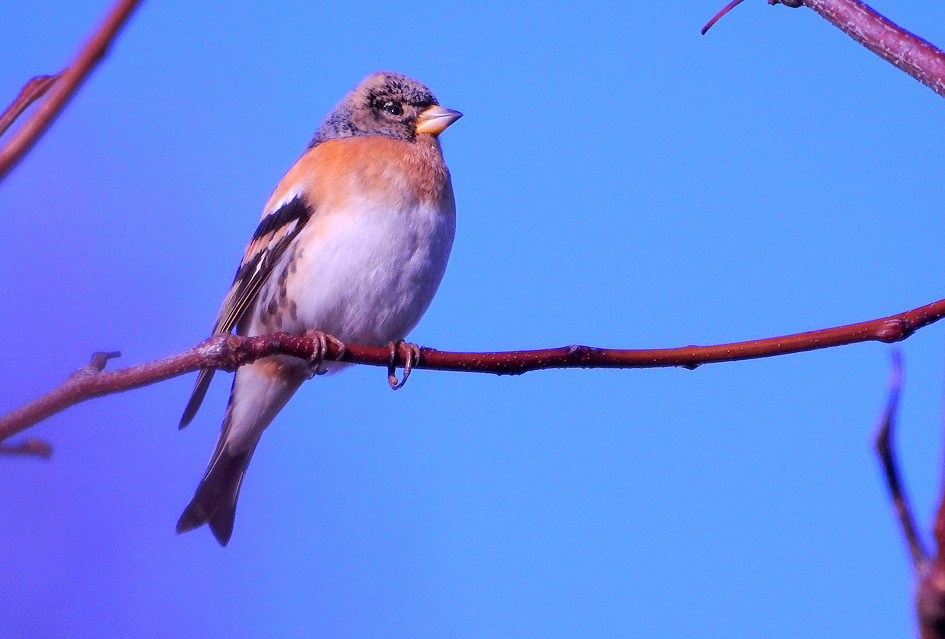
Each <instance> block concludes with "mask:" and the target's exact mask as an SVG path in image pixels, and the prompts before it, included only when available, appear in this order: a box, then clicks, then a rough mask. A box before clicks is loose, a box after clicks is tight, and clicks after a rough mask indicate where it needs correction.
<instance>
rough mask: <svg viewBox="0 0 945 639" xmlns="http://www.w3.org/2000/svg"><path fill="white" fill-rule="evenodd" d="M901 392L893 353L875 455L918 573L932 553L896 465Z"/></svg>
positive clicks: (896, 353)
mask: <svg viewBox="0 0 945 639" xmlns="http://www.w3.org/2000/svg"><path fill="white" fill-rule="evenodd" d="M901 390H902V358H901V356H900V355H899V351H893V354H892V365H891V366H890V372H889V398H888V399H887V400H886V408H885V410H883V415H882V417H881V418H880V424H879V430H878V431H877V433H876V443H875V447H876V454H877V455H878V456H879V461H880V463H881V464H882V466H883V474H884V475H885V477H886V484H887V486H888V487H889V496H890V499H891V500H892V503H893V508H894V509H895V511H896V517H897V518H898V519H899V525H900V526H901V527H902V535H903V537H905V540H906V546H908V548H909V554H910V555H911V557H912V565H913V567H914V568H915V569H916V570H917V571H918V570H922V568H923V567H924V566H925V564H926V563H927V562H928V560H929V552H928V550H926V549H925V544H924V543H923V542H922V537H921V535H919V532H918V527H917V526H916V523H915V515H913V514H912V505H911V504H910V503H909V496H908V494H907V493H906V492H905V490H904V489H903V487H902V476H901V475H900V473H899V465H898V463H897V462H896V447H895V440H894V439H893V436H894V431H895V429H896V413H897V412H898V411H899V395H900V393H901Z"/></svg>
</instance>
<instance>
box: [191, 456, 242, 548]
mask: <svg viewBox="0 0 945 639" xmlns="http://www.w3.org/2000/svg"><path fill="white" fill-rule="evenodd" d="M221 443H222V442H221ZM255 448H256V446H255V445H254V446H252V447H250V448H249V449H248V450H244V451H242V452H240V453H237V454H235V455H234V454H232V453H230V452H229V451H228V450H227V447H226V446H225V445H221V446H220V447H219V448H218V450H217V451H216V453H215V454H214V456H213V459H212V460H211V462H210V467H209V468H207V474H206V475H204V477H203V480H201V482H200V485H199V486H198V487H197V492H196V493H195V494H194V498H193V499H191V500H190V503H189V504H188V505H187V508H185V509H184V513H183V514H182V515H181V516H180V519H179V520H178V521H177V532H178V534H179V533H185V532H187V531H189V530H193V529H194V528H199V527H200V526H203V525H204V524H210V530H211V531H213V536H214V537H216V538H217V541H218V542H220V545H221V546H226V544H227V542H229V541H230V535H232V534H233V520H234V519H235V518H236V500H237V498H238V497H239V494H240V485H241V484H242V483H243V475H244V474H246V468H247V467H248V466H249V460H250V459H251V458H252V456H253V450H255Z"/></svg>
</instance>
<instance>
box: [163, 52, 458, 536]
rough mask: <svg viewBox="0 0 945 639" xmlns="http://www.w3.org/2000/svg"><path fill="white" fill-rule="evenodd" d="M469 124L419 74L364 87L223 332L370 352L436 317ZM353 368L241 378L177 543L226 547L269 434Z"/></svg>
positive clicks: (318, 148) (271, 235) (200, 393)
mask: <svg viewBox="0 0 945 639" xmlns="http://www.w3.org/2000/svg"><path fill="white" fill-rule="evenodd" d="M461 116H462V114H461V113H460V112H459V111H454V110H452V109H447V108H445V107H442V106H440V104H439V102H438V101H437V99H436V98H435V97H434V95H433V93H432V92H431V91H430V89H429V88H427V87H426V86H425V85H424V84H422V83H420V82H419V81H417V80H414V79H413V78H410V77H408V76H405V75H402V74H399V73H394V72H391V71H378V72H376V73H372V74H370V75H368V76H367V77H366V78H364V79H363V80H362V81H361V82H360V83H359V84H358V85H357V86H356V87H355V88H354V89H352V90H351V91H350V92H348V93H347V94H346V95H345V96H344V97H343V98H342V99H341V101H340V102H338V103H337V104H336V105H335V107H334V108H333V109H331V111H329V112H328V114H327V115H326V116H325V118H324V120H323V121H322V123H321V125H320V126H319V127H318V129H317V130H316V132H315V135H314V137H313V138H312V140H311V142H310V143H309V145H308V147H307V149H306V150H305V152H304V153H303V154H302V156H301V157H300V158H299V160H298V161H297V162H296V163H295V164H294V165H293V166H292V168H290V169H289V171H288V172H287V173H286V174H285V176H284V177H283V178H282V180H281V181H280V182H279V184H278V185H277V186H276V189H275V190H274V191H273V193H272V195H271V196H270V198H269V201H268V202H267V204H266V205H265V207H264V208H263V212H262V217H261V218H260V221H259V226H258V227H257V228H256V231H255V233H253V236H252V238H251V239H250V242H249V245H248V247H247V248H246V252H245V254H244V256H243V259H242V261H241V263H240V265H239V268H238V269H237V271H236V275H235V277H234V278H233V283H232V285H231V287H230V290H229V292H228V293H227V295H226V297H225V298H224V301H223V304H222V307H221V309H220V312H219V315H218V317H217V320H216V323H215V324H214V327H213V333H214V334H220V333H232V332H234V331H235V333H236V334H237V335H246V336H253V335H263V334H268V333H273V332H277V331H286V332H290V333H294V334H299V335H303V334H306V333H309V332H312V331H320V332H321V334H328V335H331V336H334V337H336V338H337V339H339V340H341V341H342V342H349V343H355V344H362V345H368V346H385V345H388V344H391V343H393V342H399V341H401V340H403V338H404V337H406V336H407V334H408V333H409V332H410V330H411V329H412V328H413V327H414V326H415V325H416V324H417V322H418V321H419V320H420V317H421V316H422V315H423V314H424V312H425V311H426V310H427V307H428V306H429V305H430V302H431V301H432V299H433V296H434V294H435V293H436V290H437V288H438V287H439V284H440V281H441V279H442V277H443V274H444V272H445V270H446V265H447V261H448V260H449V254H450V250H451V248H452V245H453V237H454V234H455V229H456V204H455V199H454V196H453V187H452V181H451V177H450V172H449V170H448V169H447V167H446V163H445V162H444V159H443V154H442V149H441V146H440V142H439V135H440V133H442V132H443V131H444V130H445V129H446V128H447V127H448V126H450V125H451V124H452V123H453V122H455V121H456V120H457V119H459V118H460V117H461ZM343 367H344V365H343V364H338V363H337V362H324V363H322V362H314V363H313V362H307V361H305V360H301V359H297V358H292V357H288V356H273V357H267V358H264V359H260V360H257V361H255V362H253V363H251V364H247V365H245V366H242V367H240V368H239V369H238V370H237V371H236V374H235V376H234V378H233V383H232V387H231V390H230V397H229V401H228V403H227V407H226V412H225V414H224V418H223V425H222V428H221V433H220V437H219V440H218V441H217V445H216V448H215V450H214V451H213V455H212V457H211V458H210V463H209V465H208V466H207V470H206V473H205V474H204V476H203V479H202V480H201V481H200V484H199V485H198V487H197V490H196V492H195V493H194V497H193V499H192V500H191V501H190V503H189V504H188V505H187V507H186V509H185V510H184V512H183V514H182V515H181V517H180V519H179V520H178V522H177V532H178V533H184V532H187V531H189V530H193V529H195V528H199V527H200V526H203V525H204V524H208V525H209V527H210V530H211V532H212V533H213V535H214V537H216V540H217V541H218V542H219V544H220V545H221V546H226V545H227V543H228V542H229V541H230V537H231V535H232V533H233V524H234V520H235V517H236V502H237V499H238V497H239V492H240V486H241V484H242V482H243V477H244V475H245V473H246V468H247V466H248V465H249V462H250V459H251V458H252V455H253V452H254V451H255V449H256V445H257V444H258V443H259V440H260V437H261V436H262V434H263V431H264V430H265V429H266V427H267V426H269V424H270V423H271V422H272V421H273V419H274V418H275V417H276V415H277V414H278V413H279V411H280V410H282V408H283V407H284V406H285V404H286V403H287V402H288V401H289V399H290V398H291V397H292V396H293V395H294V394H295V392H296V390H298V388H299V387H300V386H301V384H302V382H304V381H305V380H307V379H309V378H311V377H312V376H313V375H314V374H322V373H326V372H335V371H337V370H340V369H341V368H343ZM212 377H213V370H212V369H204V370H201V371H200V373H199V376H198V377H197V381H196V384H195V385H194V389H193V392H192V393H191V396H190V400H189V402H188V403H187V406H186V408H185V410H184V414H183V417H182V418H181V422H180V428H184V427H185V426H187V424H189V423H190V422H191V421H192V420H193V418H194V415H195V414H196V413H197V410H198V409H199V408H200V405H201V403H202V402H203V399H204V396H205V395H206V393H207V388H208V387H209V385H210V381H211V379H212Z"/></svg>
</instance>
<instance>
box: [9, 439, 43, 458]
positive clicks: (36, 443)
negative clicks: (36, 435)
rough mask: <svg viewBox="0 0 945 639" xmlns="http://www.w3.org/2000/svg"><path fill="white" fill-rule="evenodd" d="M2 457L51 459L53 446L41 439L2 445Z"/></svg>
mask: <svg viewBox="0 0 945 639" xmlns="http://www.w3.org/2000/svg"><path fill="white" fill-rule="evenodd" d="M0 455H24V456H27V457H41V458H43V459H49V457H50V456H51V455H52V446H50V445H49V444H48V443H46V442H44V441H43V440H41V439H27V440H25V441H22V442H20V443H19V444H9V445H7V444H0Z"/></svg>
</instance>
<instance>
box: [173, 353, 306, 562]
mask: <svg viewBox="0 0 945 639" xmlns="http://www.w3.org/2000/svg"><path fill="white" fill-rule="evenodd" d="M303 372H304V371H302V370H301V369H299V370H296V369H295V368H294V364H285V363H283V362H282V361H281V360H278V359H276V358H267V359H265V360H260V361H259V362H255V363H253V364H249V365H247V366H243V367H241V368H240V369H239V370H238V371H237V372H236V376H235V377H234V379H233V388H232V389H231V390H230V401H229V404H228V405H227V407H226V416H225V417H224V419H223V430H222V432H221V433H220V439H219V440H218V441H217V447H216V450H214V451H213V457H211V458H210V465H209V466H208V467H207V472H206V474H205V475H204V476H203V479H202V480H201V482H200V485H199V486H198V487H197V492H196V493H195V494H194V498H193V499H191V500H190V503H189V504H188V505H187V508H185V509H184V514H182V515H181V516H180V519H179V520H178V522H177V532H178V533H183V532H187V531H188V530H193V529H194V528H199V527H200V526H202V525H204V524H209V525H210V530H211V531H213V536H214V537H216V538H217V541H218V542H220V545H221V546H226V544H227V542H228V541H230V535H231V534H232V533H233V520H234V518H235V517H236V500H237V498H238V497H239V494H240V485H241V484H242V483H243V476H244V475H245V474H246V468H247V467H248V466H249V460H250V459H251V458H252V456H253V451H254V450H256V444H258V443H259V438H260V436H262V433H263V431H264V430H265V429H266V427H267V426H268V425H269V423H270V422H272V420H273V419H274V418H275V416H276V415H277V414H278V412H279V411H280V410H282V407H283V406H285V404H286V402H288V401H289V398H291V397H292V395H293V394H294V393H295V391H296V390H298V388H299V386H300V385H301V383H302V381H303V380H304V379H305V375H304V374H303Z"/></svg>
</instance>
